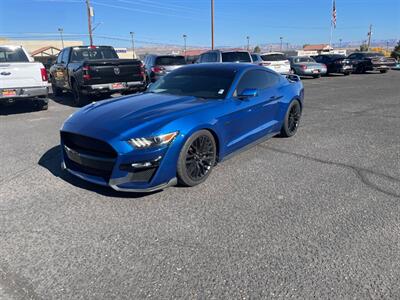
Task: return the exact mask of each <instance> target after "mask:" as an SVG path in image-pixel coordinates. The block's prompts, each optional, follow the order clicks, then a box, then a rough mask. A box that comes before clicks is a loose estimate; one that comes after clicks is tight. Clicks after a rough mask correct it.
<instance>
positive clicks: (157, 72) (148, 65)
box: [144, 54, 186, 83]
mask: <svg viewBox="0 0 400 300" xmlns="http://www.w3.org/2000/svg"><path fill="white" fill-rule="evenodd" d="M184 65H186V60H185V57H184V56H182V55H154V54H150V55H147V56H146V57H145V59H144V66H145V70H146V75H147V81H148V82H149V83H150V82H155V81H157V80H158V79H159V78H160V77H162V76H164V75H166V74H168V73H170V72H171V71H173V70H175V69H177V68H180V67H182V66H184Z"/></svg>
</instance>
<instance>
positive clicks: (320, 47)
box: [303, 44, 332, 51]
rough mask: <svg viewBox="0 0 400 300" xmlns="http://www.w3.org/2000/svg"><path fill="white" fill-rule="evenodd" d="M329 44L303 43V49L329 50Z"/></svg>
mask: <svg viewBox="0 0 400 300" xmlns="http://www.w3.org/2000/svg"><path fill="white" fill-rule="evenodd" d="M330 49H332V47H331V46H329V45H328V44H315V45H305V46H304V47H303V50H305V51H322V50H330Z"/></svg>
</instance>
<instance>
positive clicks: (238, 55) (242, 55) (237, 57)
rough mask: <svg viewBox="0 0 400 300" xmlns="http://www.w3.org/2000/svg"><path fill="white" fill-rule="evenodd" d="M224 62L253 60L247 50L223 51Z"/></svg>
mask: <svg viewBox="0 0 400 300" xmlns="http://www.w3.org/2000/svg"><path fill="white" fill-rule="evenodd" d="M222 62H251V58H250V55H249V53H247V52H238V51H235V52H222Z"/></svg>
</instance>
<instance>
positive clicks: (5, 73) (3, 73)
mask: <svg viewBox="0 0 400 300" xmlns="http://www.w3.org/2000/svg"><path fill="white" fill-rule="evenodd" d="M0 74H1V75H4V76H8V75H11V72H1V73H0Z"/></svg>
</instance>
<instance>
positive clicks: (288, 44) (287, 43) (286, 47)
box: [286, 43, 289, 51]
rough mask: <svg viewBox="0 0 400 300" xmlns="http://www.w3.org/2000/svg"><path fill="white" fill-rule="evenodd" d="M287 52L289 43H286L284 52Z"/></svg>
mask: <svg viewBox="0 0 400 300" xmlns="http://www.w3.org/2000/svg"><path fill="white" fill-rule="evenodd" d="M288 50H289V43H286V51H288Z"/></svg>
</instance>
